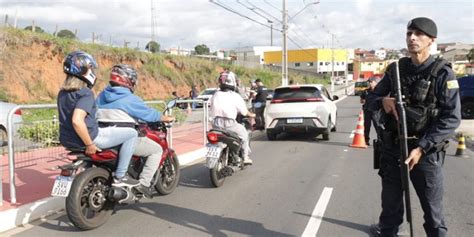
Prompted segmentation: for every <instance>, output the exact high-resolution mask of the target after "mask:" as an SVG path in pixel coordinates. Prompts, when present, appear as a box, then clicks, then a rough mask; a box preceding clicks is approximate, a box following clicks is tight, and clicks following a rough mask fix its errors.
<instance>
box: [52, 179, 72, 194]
mask: <svg viewBox="0 0 474 237" xmlns="http://www.w3.org/2000/svg"><path fill="white" fill-rule="evenodd" d="M72 180H73V178H72V177H66V176H57V177H56V180H55V181H54V185H53V190H51V196H55V197H67V195H69V190H71V184H72Z"/></svg>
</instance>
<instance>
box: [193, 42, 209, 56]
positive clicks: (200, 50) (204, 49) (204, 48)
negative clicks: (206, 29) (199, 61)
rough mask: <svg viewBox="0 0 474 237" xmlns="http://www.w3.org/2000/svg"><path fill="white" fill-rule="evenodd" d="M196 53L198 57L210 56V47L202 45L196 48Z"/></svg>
mask: <svg viewBox="0 0 474 237" xmlns="http://www.w3.org/2000/svg"><path fill="white" fill-rule="evenodd" d="M194 52H196V54H197V55H203V54H205V55H208V54H209V47H207V45H205V44H200V45H196V46H195V47H194Z"/></svg>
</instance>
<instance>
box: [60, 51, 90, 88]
mask: <svg viewBox="0 0 474 237" xmlns="http://www.w3.org/2000/svg"><path fill="white" fill-rule="evenodd" d="M96 69H97V63H96V61H95V59H94V58H93V57H92V56H91V55H90V54H88V53H85V52H82V51H74V52H72V53H70V54H68V55H67V56H66V58H65V59H64V63H63V71H64V73H66V74H67V75H70V76H74V77H77V78H79V79H81V80H82V81H84V82H85V83H87V86H88V87H89V88H92V87H93V86H94V84H95V81H96V79H97V76H96V74H95V70H96Z"/></svg>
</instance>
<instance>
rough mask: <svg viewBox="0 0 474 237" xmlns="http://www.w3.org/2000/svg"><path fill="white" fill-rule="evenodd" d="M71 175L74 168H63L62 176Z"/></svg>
mask: <svg viewBox="0 0 474 237" xmlns="http://www.w3.org/2000/svg"><path fill="white" fill-rule="evenodd" d="M71 175H72V170H70V169H64V170H61V176H66V177H69V176H71Z"/></svg>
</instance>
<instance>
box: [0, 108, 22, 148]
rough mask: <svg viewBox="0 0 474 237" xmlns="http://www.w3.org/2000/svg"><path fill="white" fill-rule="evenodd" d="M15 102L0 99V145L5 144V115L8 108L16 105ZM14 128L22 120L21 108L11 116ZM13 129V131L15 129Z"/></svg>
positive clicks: (8, 110)
mask: <svg viewBox="0 0 474 237" xmlns="http://www.w3.org/2000/svg"><path fill="white" fill-rule="evenodd" d="M16 106H17V105H16V104H11V103H6V102H1V101H0V147H1V146H4V145H6V144H7V140H8V139H7V138H8V137H7V135H8V134H7V117H8V113H9V112H10V110H12V109H13V108H14V107H16ZM12 120H13V127H14V129H15V128H16V129H17V128H18V125H17V124H19V123H21V122H22V121H23V119H22V117H21V110H17V111H15V113H14V114H13V117H12ZM16 129H15V131H16Z"/></svg>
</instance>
